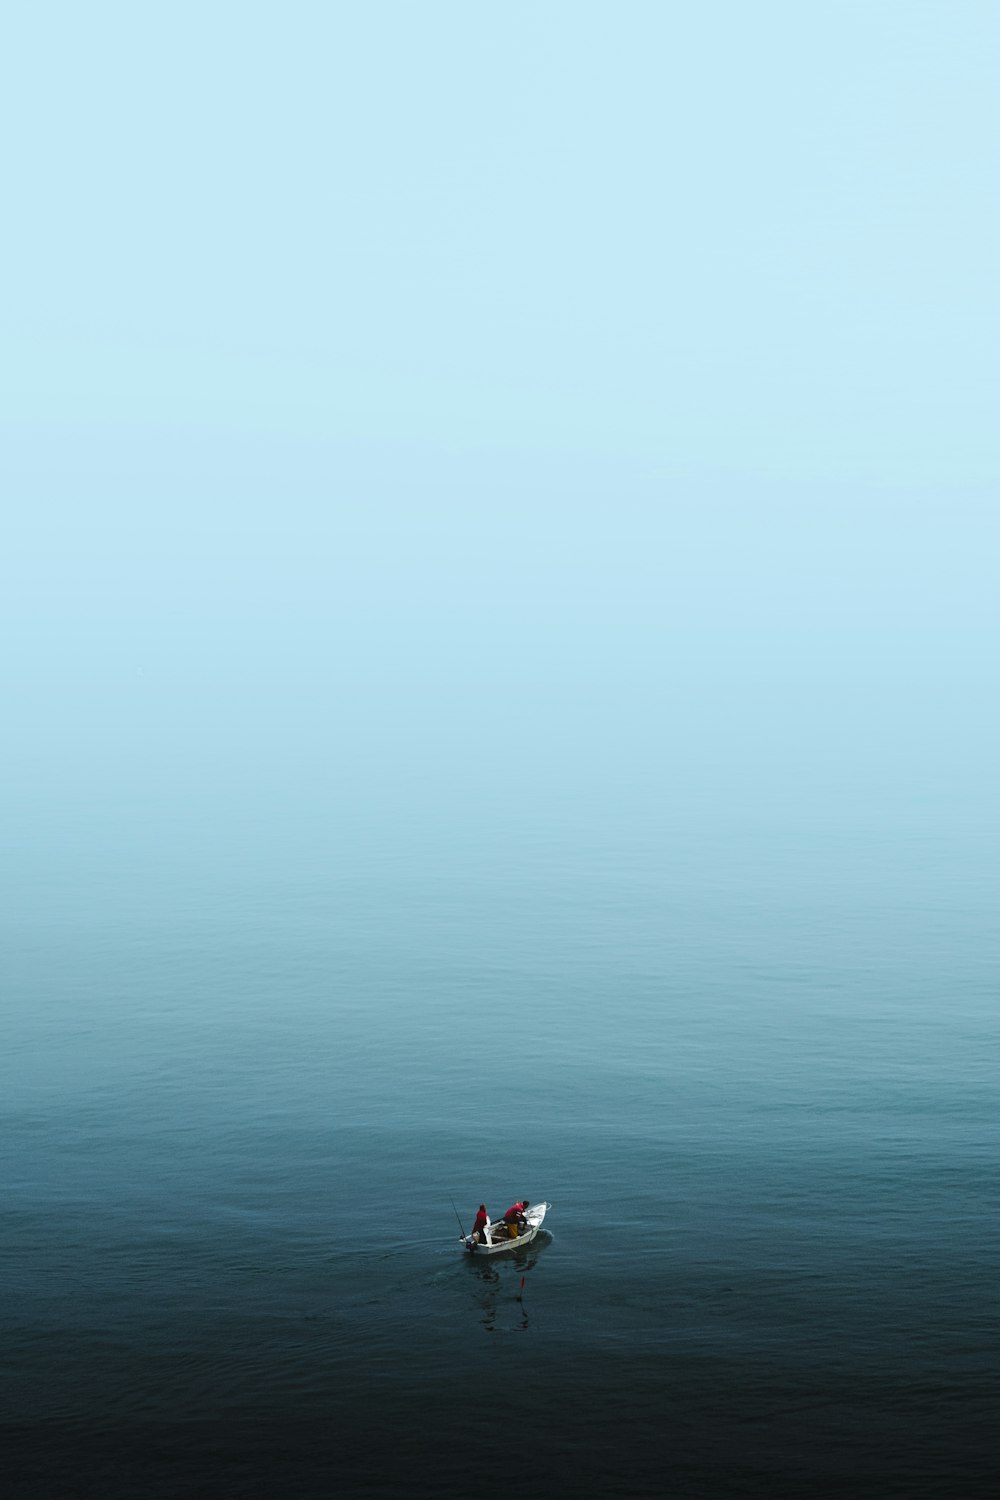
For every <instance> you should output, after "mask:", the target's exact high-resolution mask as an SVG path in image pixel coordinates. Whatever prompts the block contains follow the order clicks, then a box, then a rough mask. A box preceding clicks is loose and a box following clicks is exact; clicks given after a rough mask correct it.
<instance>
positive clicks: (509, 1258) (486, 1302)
mask: <svg viewBox="0 0 1000 1500" xmlns="http://www.w3.org/2000/svg"><path fill="white" fill-rule="evenodd" d="M551 1243H552V1237H551V1235H548V1234H544V1233H542V1234H540V1235H539V1236H538V1237H537V1238H536V1239H534V1240H532V1241H531V1244H530V1245H525V1247H524V1249H523V1250H513V1251H511V1253H510V1255H505V1256H503V1257H502V1260H501V1257H499V1256H496V1257H492V1258H491V1259H489V1260H487V1259H481V1258H477V1257H476V1256H473V1255H469V1256H467V1257H466V1262H467V1265H468V1270H469V1274H470V1275H471V1276H472V1277H474V1278H475V1283H477V1285H476V1290H475V1293H474V1301H475V1304H476V1306H477V1307H478V1308H479V1311H480V1315H481V1316H480V1319H479V1321H480V1322H481V1323H482V1325H483V1327H484V1328H485V1329H487V1330H488V1331H489V1332H490V1333H493V1332H494V1331H495V1330H496V1327H497V1319H498V1317H500V1315H501V1314H504V1313H509V1310H510V1309H511V1308H516V1309H517V1312H518V1314H519V1316H518V1318H517V1320H516V1321H515V1322H513V1323H511V1322H508V1321H507V1317H504V1318H503V1320H502V1323H501V1331H505V1332H510V1331H511V1329H512V1328H513V1329H523V1328H527V1326H528V1306H527V1291H528V1283H527V1279H526V1278H527V1276H528V1274H529V1273H530V1272H531V1271H532V1270H533V1269H534V1267H535V1266H536V1265H537V1264H538V1259H539V1256H541V1255H542V1254H544V1252H545V1250H546V1249H547V1248H548V1246H549V1245H550V1244H551Z"/></svg>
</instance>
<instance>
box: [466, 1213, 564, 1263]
mask: <svg viewBox="0 0 1000 1500" xmlns="http://www.w3.org/2000/svg"><path fill="white" fill-rule="evenodd" d="M551 1207H552V1204H551V1203H532V1204H531V1205H530V1206H529V1207H528V1208H526V1209H525V1211H524V1217H525V1218H526V1219H527V1221H528V1225H527V1228H524V1226H523V1225H522V1226H521V1227H520V1228H519V1227H518V1226H517V1225H516V1224H512V1225H510V1226H508V1225H507V1224H505V1223H504V1221H503V1220H502V1219H500V1220H499V1222H498V1223H496V1224H487V1226H486V1230H485V1232H484V1235H483V1238H482V1239H481V1240H479V1241H476V1240H474V1239H473V1238H472V1235H471V1234H466V1235H460V1236H459V1240H460V1243H461V1244H463V1245H464V1246H465V1248H466V1250H468V1252H469V1254H470V1255H500V1254H502V1252H503V1251H504V1250H520V1248H521V1246H522V1245H530V1244H531V1241H532V1240H533V1239H534V1238H535V1235H536V1234H537V1233H538V1231H539V1230H540V1229H541V1227H542V1220H543V1219H544V1218H545V1214H546V1211H547V1210H548V1209H550V1208H551ZM514 1230H517V1233H516V1234H514V1233H513V1231H514Z"/></svg>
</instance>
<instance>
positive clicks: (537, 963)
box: [0, 741, 1000, 1500]
mask: <svg viewBox="0 0 1000 1500" xmlns="http://www.w3.org/2000/svg"><path fill="white" fill-rule="evenodd" d="M228 744H229V742H228V741H227V746H228ZM126 748H127V746H126ZM210 748H211V751H212V754H211V756H209V757H207V758H199V755H198V754H197V753H195V752H194V751H193V750H192V749H191V747H190V746H188V747H187V748H186V751H185V754H184V755H180V754H178V755H177V756H175V757H174V758H172V759H171V758H168V757H167V756H166V755H165V753H164V752H163V750H162V748H160V749H159V750H158V751H157V754H156V755H155V756H152V757H150V758H149V759H148V761H147V762H146V763H145V764H139V765H138V766H137V765H134V764H133V765H131V766H129V764H128V756H127V755H126V754H125V751H123V753H122V760H121V763H120V764H119V766H118V767H117V769H115V768H110V769H109V768H104V770H103V771H102V772H101V773H100V774H98V770H97V768H96V762H93V763H90V764H89V771H88V769H87V767H88V762H87V758H86V747H83V750H82V751H81V755H82V762H81V763H82V765H83V768H84V769H83V770H82V771H81V773H80V776H81V782H84V781H86V780H87V777H88V776H89V778H90V779H89V796H87V797H84V796H82V795H80V794H79V790H78V789H72V788H71V789H69V790H64V792H63V795H62V800H59V799H58V798H51V797H47V796H46V795H44V791H45V788H44V774H43V772H42V771H36V772H35V773H34V775H35V779H34V780H32V776H31V775H29V774H28V773H27V772H25V773H24V781H23V785H24V788H25V796H24V798H23V800H22V802H21V803H20V806H19V810H18V812H17V814H16V816H15V817H14V818H13V819H12V822H11V839H10V845H9V847H10V850H11V851H12V856H13V857H12V859H11V862H10V865H9V871H10V873H9V877H8V879H7V880H6V882H5V887H4V898H5V900H4V923H3V925H4V933H3V937H4V942H3V948H4V970H5V972H4V980H3V987H4V993H5V995H6V997H7V999H6V1003H5V1006H4V1018H3V1052H2V1057H3V1062H2V1066H3V1075H4V1082H3V1094H2V1113H3V1119H2V1125H3V1142H4V1159H3V1196H4V1267H5V1269H4V1281H5V1295H4V1302H3V1341H2V1354H0V1360H2V1367H3V1377H4V1387H5V1399H4V1416H3V1428H4V1452H5V1455H6V1456H5V1460H4V1465H5V1470H6V1473H5V1481H6V1488H7V1493H10V1494H13V1495H17V1496H27V1495H32V1496H53V1497H55V1496H64V1495H65V1496H76V1495H79V1496H81V1497H82V1496H86V1497H91V1496H98V1495H100V1496H102V1497H107V1496H117V1495H121V1496H126V1495H134V1494H140V1493H141V1494H149V1495H154V1496H167V1495H199V1494H205V1495H208V1494H212V1495H220V1494H224V1495H246V1496H255V1497H258V1496H269V1495H273V1494H279V1493H288V1494H294V1495H296V1496H320V1495H329V1494H359V1495H364V1494H370V1495H373V1496H375V1495H380V1496H392V1495H403V1494H407V1495H414V1494H416V1495H427V1496H432V1495H458V1494H463V1495H464V1494H466V1493H468V1492H469V1491H470V1489H471V1490H476V1491H478V1492H479V1493H481V1494H483V1493H486V1494H490V1493H497V1494H499V1493H508V1492H509V1484H510V1478H511V1475H513V1474H515V1473H516V1474H517V1475H518V1476H520V1477H519V1480H518V1492H519V1493H528V1494H536V1493H537V1494H541V1493H546V1494H557V1493H562V1494H579V1495H583V1494H591V1493H610V1494H622V1495H637V1496H639V1495H675V1496H692V1497H706V1500H707V1497H723V1496H730V1495H732V1496H737V1495H767V1496H790V1497H791V1496H800V1495H805V1494H809V1495H817V1494H844V1495H847V1494H850V1495H852V1496H883V1495H899V1496H901V1497H902V1496H909V1497H915V1496H922V1495H941V1496H945V1495H948V1496H954V1495H956V1494H961V1495H965V1496H970V1495H985V1494H987V1493H992V1490H993V1487H994V1484H995V1481H996V1479H997V1478H998V1465H997V1462H996V1451H995V1439H994V1436H993V1418H994V1417H995V1412H996V1409H997V1400H998V1397H1000V1377H998V1375H997V1370H996V1362H995V1348H996V1332H997V1330H996V1306H995V1286H996V1278H997V1273H998V1270H1000V1253H998V1249H997V1242H996V1234H995V1207H994V1204H993V1201H992V1194H993V1181H994V1174H995V1160H996V1152H997V1146H998V1128H997V1118H998V1116H997V1102H998V1100H997V1081H996V1079H997V1074H996V1049H997V1042H998V1040H1000V1037H998V1033H1000V1020H998V1014H997V1005H996V974H997V957H998V951H997V950H998V935H997V929H996V925H995V910H996V897H997V894H998V892H997V879H996V869H995V866H994V864H993V862H992V860H993V856H992V845H991V840H990V838H989V837H988V833H987V832H984V830H983V827H982V825H981V824H980V823H979V822H978V821H977V820H976V819H975V818H973V817H971V816H967V817H960V816H958V814H957V804H949V802H948V800H947V797H944V796H942V794H941V791H940V789H938V792H937V794H936V798H937V800H935V799H934V798H933V797H929V798H928V799H927V800H926V801H920V800H918V799H917V798H916V797H915V796H913V795H911V794H910V793H908V792H907V790H906V788H905V787H904V788H903V789H902V790H898V789H897V792H896V794H895V795H893V794H892V792H891V790H887V791H886V794H885V796H884V797H883V798H882V799H881V800H880V801H878V802H876V801H875V800H873V799H872V798H871V796H870V795H867V796H866V797H865V798H861V797H860V795H859V794H858V793H857V792H856V791H852V789H851V788H849V787H848V788H846V789H845V788H843V787H841V788H840V789H839V790H838V791H837V795H836V796H835V797H831V798H830V799H829V800H828V801H827V802H826V803H825V804H821V802H820V801H819V800H818V799H816V798H814V797H813V796H811V795H809V796H806V795H797V794H796V792H795V789H794V787H791V788H786V789H784V790H782V788H781V787H780V786H779V784H778V782H777V781H776V780H775V779H772V780H771V781H770V782H767V783H766V784H760V785H758V787H757V789H756V792H755V794H754V795H752V796H751V795H749V794H748V792H747V789H746V787H744V786H742V785H728V786H727V787H724V788H719V787H716V788H713V787H712V785H711V778H710V777H707V776H702V777H701V778H700V779H695V778H692V779H691V780H690V781H689V782H688V783H687V785H686V786H682V785H677V786H674V787H672V788H671V795H669V796H667V795H659V796H657V795H654V790H655V788H656V786H657V784H658V783H657V782H656V778H655V777H654V776H652V775H651V774H649V770H648V767H646V769H645V771H644V769H643V767H642V766H641V765H640V766H633V768H632V770H633V779H632V780H631V781H630V780H629V779H628V777H627V776H624V775H623V776H621V777H619V778H618V779H617V780H615V781H610V780H609V781H607V782H605V783H603V784H602V783H601V782H600V778H599V777H597V776H596V775H592V779H591V782H590V787H591V794H590V795H587V794H585V790H584V789H583V788H584V780H582V779H581V776H580V771H579V766H577V767H576V768H575V769H574V767H573V765H572V764H571V763H568V762H567V765H566V771H565V776H564V777H563V778H560V775H559V774H557V771H556V769H555V767H554V764H553V761H554V759H555V757H553V761H550V762H548V763H547V773H546V775H545V776H540V777H539V778H538V779H537V781H536V782H535V783H534V784H533V783H532V781H531V779H530V778H528V777H527V776H525V775H523V774H522V776H521V779H520V780H516V779H515V780H508V781H507V782H506V783H505V782H504V780H503V778H502V776H500V775H498V774H497V775H494V774H493V771H494V769H495V768H492V769H491V771H490V775H489V777H484V778H483V780H482V781H480V782H478V783H476V782H473V781H470V779H469V778H468V777H467V776H466V777H465V779H463V777H462V776H461V775H460V774H459V770H460V768H459V766H458V761H457V760H456V761H455V762H452V763H450V764H449V765H444V766H442V765H438V766H437V767H436V768H435V769H433V770H432V762H433V757H432V756H430V755H429V754H426V755H424V756H423V757H421V756H419V755H417V756H415V757H414V756H406V755H404V753H403V751H402V750H401V749H400V748H399V747H396V748H395V749H394V750H393V751H392V752H391V754H389V755H388V761H389V763H390V764H391V765H393V766H394V767H395V768H396V769H397V770H398V768H399V767H400V766H401V765H403V764H405V765H406V766H407V767H408V768H409V772H410V774H409V777H408V778H407V777H406V776H403V777H400V776H399V775H392V776H389V775H385V776H383V775H382V774H381V773H380V771H379V767H378V764H377V762H376V763H374V764H373V763H367V764H366V765H362V764H361V762H360V760H356V761H355V762H353V763H352V764H353V773H352V774H348V773H347V771H348V770H349V769H350V767H348V768H347V769H346V770H345V765H346V762H344V761H343V759H342V760H341V761H340V762H339V763H338V764H337V765H336V766H335V768H334V770H333V771H330V770H329V768H327V772H324V773H323V774H321V772H320V761H321V757H320V756H319V755H318V753H316V754H314V755H313V756H312V758H310V756H309V755H308V754H306V755H305V756H304V757H303V756H298V757H296V756H293V755H292V754H291V752H290V750H289V749H288V748H287V747H286V749H285V750H284V751H281V748H280V743H279V744H278V748H277V749H274V753H273V759H272V760H271V761H270V762H268V763H267V764H268V766H269V767H270V769H269V770H268V772H267V774H265V771H264V769H262V768H263V767H264V760H263V758H262V752H261V750H260V747H258V751H257V754H256V756H255V757H254V758H252V759H251V762H250V772H247V771H246V762H244V765H243V770H242V775H241V765H240V763H239V757H238V756H236V755H232V756H230V755H228V753H225V754H224V753H223V746H222V744H221V742H219V741H217V742H216V743H215V744H214V745H213V746H211V747H210ZM227 762H228V764H227ZM619 770H621V767H620V766H619ZM592 771H593V767H591V772H592ZM453 772H454V775H453V774H452V773H453ZM154 773H155V774H154ZM251 773H252V774H251ZM560 781H561V782H562V786H563V795H562V796H560V795H559V786H560ZM666 784H667V783H666V780H664V782H663V783H661V784H660V785H661V790H662V787H664V786H666ZM33 788H34V791H33V790H32V789H33ZM682 793H683V795H682ZM821 805H822V807H823V811H822V815H821V816H820V815H819V814H818V813H817V808H818V807H820V806H821ZM522 1194H523V1195H526V1196H528V1197H529V1198H531V1199H541V1198H547V1199H548V1200H550V1202H551V1203H552V1208H551V1211H550V1213H549V1216H548V1219H547V1222H546V1228H547V1230H548V1231H549V1232H548V1233H547V1234H546V1235H544V1236H543V1237H542V1238H541V1239H540V1240H539V1241H538V1242H537V1243H536V1244H535V1245H533V1246H531V1247H530V1248H529V1249H528V1250H527V1251H525V1252H523V1253H522V1255H521V1256H520V1257H519V1258H517V1259H516V1260H515V1259H510V1260H506V1261H505V1260H503V1259H501V1260H499V1261H493V1262H491V1263H488V1264H482V1263H472V1262H470V1261H469V1260H468V1259H466V1258H463V1256H462V1255H461V1254H460V1253H459V1248H458V1244H457V1238H458V1227H457V1225H456V1223H455V1218H454V1214H453V1210H452V1207H451V1203H450V1201H449V1200H450V1199H451V1198H452V1197H454V1199H455V1200H456V1202H457V1205H458V1208H459V1212H460V1214H461V1215H462V1216H463V1218H465V1219H466V1221H467V1220H468V1219H469V1218H471V1215H472V1213H473V1212H474V1209H475V1206H476V1204H477V1203H478V1202H479V1201H480V1200H481V1199H485V1201H486V1202H487V1204H488V1205H489V1207H490V1208H491V1210H492V1211H493V1212H494V1213H499V1212H502V1210H503V1208H504V1207H506V1204H507V1203H508V1202H509V1201H512V1199H513V1198H514V1197H515V1196H518V1195H522ZM522 1277H523V1279H524V1290H523V1296H522V1297H520V1298H519V1295H518V1294H519V1292H520V1291H521V1278H522Z"/></svg>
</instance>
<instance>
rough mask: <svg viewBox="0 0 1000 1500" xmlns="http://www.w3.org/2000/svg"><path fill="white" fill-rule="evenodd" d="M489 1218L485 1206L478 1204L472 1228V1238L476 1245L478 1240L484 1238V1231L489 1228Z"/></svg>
mask: <svg viewBox="0 0 1000 1500" xmlns="http://www.w3.org/2000/svg"><path fill="white" fill-rule="evenodd" d="M489 1222H490V1216H489V1214H488V1213H487V1212H486V1204H485V1203H480V1205H479V1212H478V1213H477V1214H476V1222H475V1223H474V1224H473V1226H472V1238H473V1239H474V1240H475V1242H476V1244H477V1245H478V1244H479V1242H480V1240H483V1239H485V1238H486V1230H487V1228H488V1227H489Z"/></svg>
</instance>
